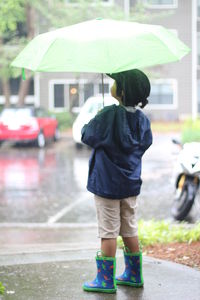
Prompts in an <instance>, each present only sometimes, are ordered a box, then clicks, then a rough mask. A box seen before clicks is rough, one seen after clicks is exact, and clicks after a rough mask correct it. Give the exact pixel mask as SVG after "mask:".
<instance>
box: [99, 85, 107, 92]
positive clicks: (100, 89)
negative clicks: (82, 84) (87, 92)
mask: <svg viewBox="0 0 200 300" xmlns="http://www.w3.org/2000/svg"><path fill="white" fill-rule="evenodd" d="M102 93H103V89H102V83H100V84H99V94H102ZM104 94H109V84H108V83H104Z"/></svg>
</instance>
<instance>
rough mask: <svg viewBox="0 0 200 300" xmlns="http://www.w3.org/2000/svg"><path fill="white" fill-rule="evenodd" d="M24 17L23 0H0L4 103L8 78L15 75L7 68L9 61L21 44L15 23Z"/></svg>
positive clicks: (0, 67)
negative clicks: (14, 44) (14, 42)
mask: <svg viewBox="0 0 200 300" xmlns="http://www.w3.org/2000/svg"><path fill="white" fill-rule="evenodd" d="M24 17H25V16H24V0H2V1H1V2H0V79H1V81H2V88H3V93H4V95H5V98H6V103H5V105H9V98H10V86H9V78H10V77H14V76H16V75H17V74H16V73H13V70H11V69H10V68H9V63H10V61H11V60H12V59H13V58H14V57H15V55H16V54H17V52H18V51H19V49H20V45H21V44H22V41H21V39H19V37H18V36H17V35H16V32H17V24H19V23H20V22H24ZM14 40H16V45H18V46H17V48H16V46H13V41H14Z"/></svg>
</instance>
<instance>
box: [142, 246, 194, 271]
mask: <svg viewBox="0 0 200 300" xmlns="http://www.w3.org/2000/svg"><path fill="white" fill-rule="evenodd" d="M143 252H145V253H146V255H148V256H152V257H155V258H160V259H163V260H170V261H173V262H176V263H179V264H183V265H186V266H189V267H192V268H198V269H199V270H200V241H198V242H193V243H191V244H188V243H170V244H155V245H153V246H146V247H143Z"/></svg>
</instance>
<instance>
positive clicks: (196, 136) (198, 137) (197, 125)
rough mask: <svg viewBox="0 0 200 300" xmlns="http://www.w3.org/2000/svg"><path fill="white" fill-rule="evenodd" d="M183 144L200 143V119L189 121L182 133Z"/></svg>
mask: <svg viewBox="0 0 200 300" xmlns="http://www.w3.org/2000/svg"><path fill="white" fill-rule="evenodd" d="M181 140H182V143H188V142H200V119H197V120H196V121H192V120H187V121H186V122H185V124H184V126H183V130H182V133H181Z"/></svg>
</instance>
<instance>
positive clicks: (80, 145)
mask: <svg viewBox="0 0 200 300" xmlns="http://www.w3.org/2000/svg"><path fill="white" fill-rule="evenodd" d="M75 146H76V149H77V150H81V149H83V144H81V143H76V144H75Z"/></svg>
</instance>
